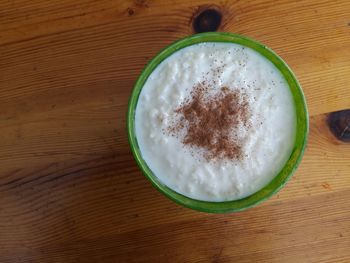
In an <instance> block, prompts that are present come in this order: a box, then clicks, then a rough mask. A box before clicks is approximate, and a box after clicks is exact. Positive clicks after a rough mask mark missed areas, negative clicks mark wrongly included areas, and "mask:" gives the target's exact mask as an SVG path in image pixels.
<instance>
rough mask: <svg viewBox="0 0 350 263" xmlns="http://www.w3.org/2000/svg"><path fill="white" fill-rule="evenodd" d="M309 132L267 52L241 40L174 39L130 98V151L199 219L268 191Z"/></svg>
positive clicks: (279, 63)
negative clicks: (204, 213) (196, 212)
mask: <svg viewBox="0 0 350 263" xmlns="http://www.w3.org/2000/svg"><path fill="white" fill-rule="evenodd" d="M307 133H308V114H307V108H306V103H305V99H304V96H303V93H302V90H301V88H300V85H299V84H298V82H297V80H296V78H295V76H294V74H293V73H292V71H291V70H290V69H289V67H288V66H287V65H286V64H285V63H284V62H283V60H282V59H281V58H279V57H278V56H277V55H276V54H275V53H274V52H273V51H271V50H270V49H268V48H267V47H265V46H263V45H262V44H260V43H258V42H256V41H253V40H250V39H248V38H246V37H243V36H239V35H233V34H228V33H203V34H197V35H193V36H190V37H187V38H185V39H182V40H180V41H177V42H175V43H173V44H172V45H170V46H169V47H167V48H166V49H164V50H163V51H161V52H160V53H159V54H158V55H157V56H156V57H155V58H154V59H153V60H152V61H151V62H150V63H149V64H148V65H147V66H146V68H145V69H144V71H143V72H142V74H141V76H140V77H139V79H138V81H137V83H136V85H135V88H134V90H133V93H132V95H131V99H130V104H129V110H128V135H129V141H130V145H131V149H132V152H133V154H134V156H135V159H136V160H137V162H138V164H139V166H140V167H141V169H142V171H143V173H144V174H145V175H146V177H147V178H148V179H150V180H151V182H152V183H153V185H154V186H155V187H156V188H157V189H158V190H160V191H161V192H163V193H164V194H165V195H167V196H168V197H169V198H171V199H172V200H174V201H176V202H178V203H180V204H182V205H185V206H187V207H190V208H193V209H197V210H201V211H207V212H229V211H240V210H243V209H246V208H248V207H251V206H253V205H256V204H258V203H259V202H261V201H263V200H265V199H267V198H268V197H270V196H271V195H273V194H274V193H275V192H277V191H278V190H279V189H280V188H281V187H282V186H283V185H284V184H285V182H286V181H287V180H288V178H289V177H290V176H291V175H292V174H293V172H294V171H295V169H296V167H297V166H298V164H299V162H300V160H301V157H302V154H303V151H304V147H305V144H306V139H307Z"/></svg>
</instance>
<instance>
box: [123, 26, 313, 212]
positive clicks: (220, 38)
mask: <svg viewBox="0 0 350 263" xmlns="http://www.w3.org/2000/svg"><path fill="white" fill-rule="evenodd" d="M202 42H227V43H237V44H241V45H244V46H247V47H250V48H252V49H254V50H255V51H257V52H259V53H260V54H262V55H263V56H265V57H266V58H267V59H269V60H270V61H271V62H272V63H273V64H274V65H275V66H276V67H277V68H278V69H279V70H280V71H281V73H282V74H283V76H284V78H285V79H286V81H287V83H288V85H289V87H290V89H291V92H292V95H293V98H294V103H295V108H296V111H297V114H296V115H297V130H296V135H295V136H296V138H295V144H294V148H293V151H292V153H291V156H290V158H289V159H288V161H287V163H286V164H285V166H284V167H283V168H282V170H281V171H280V172H279V173H278V174H277V175H276V176H275V177H274V179H272V181H271V182H270V183H269V184H267V185H266V186H265V187H264V188H262V189H261V190H259V191H258V192H256V193H254V194H252V195H250V196H248V197H245V198H243V199H239V200H233V201H224V202H208V201H201V200H196V199H192V198H189V197H187V196H184V195H182V194H179V193H177V192H175V191H174V190H172V189H170V188H169V187H167V186H166V185H164V184H163V183H161V182H160V181H159V180H158V179H157V177H156V176H155V175H154V174H153V172H152V171H151V169H150V168H149V167H148V166H147V164H146V162H145V161H144V160H143V159H142V155H141V152H140V150H139V147H138V143H137V139H136V135H135V132H134V120H135V109H136V106H137V100H138V97H139V94H140V92H141V90H142V87H143V85H144V83H145V82H146V80H147V78H148V77H149V75H150V74H151V73H152V72H153V70H154V69H155V68H156V67H157V66H158V65H159V64H160V63H161V62H162V61H163V60H164V59H166V58H167V57H168V56H170V55H171V54H173V53H174V52H176V51H178V50H180V49H182V48H184V47H187V46H191V45H194V44H198V43H202ZM126 120H127V133H128V140H129V144H130V147H131V151H132V154H133V156H134V158H135V160H136V162H137V164H138V166H139V167H140V169H141V171H142V173H143V174H144V176H145V177H146V178H147V179H148V180H150V181H151V183H152V185H153V186H154V187H155V188H156V189H157V190H158V191H160V192H161V193H163V194H164V195H165V196H167V197H168V198H169V199H171V200H173V201H174V202H176V203H177V204H180V205H182V206H185V207H187V208H191V209H194V210H197V211H201V212H209V213H227V212H239V211H243V210H245V209H248V208H251V207H254V206H256V205H258V204H260V203H261V202H264V201H266V200H267V199H268V198H270V197H271V196H273V195H274V194H276V193H277V192H278V191H279V190H280V189H281V188H282V187H283V186H284V185H285V184H286V183H287V182H288V180H289V179H290V178H291V177H292V175H293V174H294V173H295V171H296V169H297V167H298V166H299V164H300V162H301V159H302V156H303V154H304V151H305V147H306V144H307V138H308V133H309V114H308V111H307V106H306V100H305V96H304V93H303V91H302V89H301V86H300V84H299V82H298V80H297V79H296V77H295V75H294V73H293V72H292V70H291V69H290V68H289V66H288V65H287V64H286V63H285V62H284V60H283V59H282V58H281V57H279V56H278V55H277V54H276V53H275V52H274V51H272V50H271V49H270V48H268V47H266V46H265V45H263V44H261V43H259V42H258V41H255V40H253V39H250V38H248V37H245V36H241V35H238V34H232V33H226V32H209V33H200V34H195V35H191V36H188V37H185V38H182V39H180V40H177V41H175V42H173V43H172V44H170V45H169V46H167V47H165V48H164V49H162V50H161V51H160V52H159V53H158V54H157V55H156V56H155V57H154V58H153V59H152V60H151V61H150V62H149V63H148V64H147V65H146V66H145V67H144V69H143V71H142V72H141V74H140V76H139V78H138V79H137V81H136V83H135V85H134V88H133V91H132V93H131V96H130V99H129V103H128V111H127V118H126Z"/></svg>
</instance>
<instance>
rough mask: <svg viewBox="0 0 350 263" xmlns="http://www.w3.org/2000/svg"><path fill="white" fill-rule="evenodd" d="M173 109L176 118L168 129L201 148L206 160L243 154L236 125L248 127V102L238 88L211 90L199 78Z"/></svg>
mask: <svg viewBox="0 0 350 263" xmlns="http://www.w3.org/2000/svg"><path fill="white" fill-rule="evenodd" d="M175 113H176V115H177V117H178V118H177V119H176V120H175V121H173V122H172V125H171V126H170V127H169V128H168V132H169V133H170V134H172V135H174V136H177V137H179V136H180V134H183V135H184V136H183V138H182V142H183V144H184V145H186V146H189V147H192V148H193V147H198V148H200V149H202V150H203V157H204V158H205V159H207V160H208V161H213V160H219V159H229V160H234V159H236V160H239V159H242V158H243V151H242V145H241V143H240V141H239V140H238V137H239V136H238V125H239V124H242V125H243V126H244V127H248V120H249V104H248V101H247V97H246V95H245V94H244V93H243V92H242V91H241V89H235V90H231V89H229V88H228V87H221V88H220V89H219V90H218V91H217V92H213V91H211V85H207V84H206V82H205V81H204V82H201V83H199V84H198V85H196V86H194V87H193V90H192V91H191V93H190V96H189V98H187V99H186V100H185V101H184V103H183V104H182V105H181V106H180V107H179V108H178V109H176V110H175Z"/></svg>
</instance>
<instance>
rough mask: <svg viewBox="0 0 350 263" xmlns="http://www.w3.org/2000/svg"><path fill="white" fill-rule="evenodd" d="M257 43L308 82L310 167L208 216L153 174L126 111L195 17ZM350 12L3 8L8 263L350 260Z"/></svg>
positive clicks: (0, 246)
mask: <svg viewBox="0 0 350 263" xmlns="http://www.w3.org/2000/svg"><path fill="white" fill-rule="evenodd" d="M210 7H212V8H215V9H216V10H219V11H220V12H221V14H222V22H221V25H220V27H219V29H218V30H220V31H229V32H234V33H239V34H244V35H247V36H250V37H252V38H255V39H257V40H259V41H261V42H263V43H265V44H266V45H268V46H269V47H271V48H272V49H274V50H275V51H276V52H277V53H278V54H280V55H281V56H282V57H283V58H284V59H285V60H286V62H287V63H288V64H289V65H290V66H291V68H292V69H293V70H294V72H295V73H296V75H297V77H298V78H299V80H300V82H301V85H302V86H303V89H304V92H305V95H306V97H307V101H308V106H309V111H310V116H311V117H310V137H309V144H308V147H307V150H306V153H305V157H304V159H303V162H302V164H301V166H300V168H299V169H298V171H297V173H296V174H295V176H294V177H293V178H292V180H291V181H290V182H289V183H288V185H287V186H286V187H285V188H284V189H283V190H282V191H281V192H280V193H279V194H278V195H276V196H274V197H273V198H271V199H270V200H269V201H267V202H266V203H264V204H262V205H260V206H258V207H256V208H253V209H250V210H248V211H245V212H241V213H238V214H226V215H211V214H205V213H199V212H195V211H191V210H189V209H185V208H182V207H179V206H177V205H176V204H174V203H173V202H171V201H169V200H168V199H166V198H165V197H163V196H162V195H161V194H160V193H158V192H157V191H156V190H154V189H153V188H152V187H151V185H150V183H149V182H148V181H147V180H146V179H145V178H144V177H143V176H142V174H141V173H140V171H139V169H138V168H137V166H136V164H135V162H134V160H133V158H132V156H131V154H130V150H129V146H128V143H127V138H126V127H125V115H126V109H127V101H128V97H129V94H130V92H131V90H132V86H133V83H134V82H135V79H136V78H137V76H138V74H139V73H140V71H141V70H142V68H143V66H144V65H145V64H146V63H147V61H149V60H150V58H151V57H152V56H154V55H155V54H156V53H157V52H158V51H159V50H160V49H161V48H163V47H164V46H166V45H167V44H169V43H171V42H172V41H174V40H176V39H178V38H181V37H184V36H186V35H189V34H193V33H194V32H193V27H192V20H193V18H194V17H195V15H196V14H198V12H200V11H202V10H206V9H207V8H210ZM349 13H350V2H349V1H345V0H343V1H332V2H330V1H324V0H319V1H316V0H312V1H306V0H303V1H302V0H299V1H287V0H282V1H272V0H271V1H212V2H208V1H190V2H189V1H184V0H174V1H171V0H168V1H145V0H143V1H142V0H138V1H111V0H101V1H92V0H77V1H68V0H53V1H42V0H33V1H24V0H18V1H0V58H1V59H0V261H1V262H38V261H39V262H40V261H41V262H44V261H45V262H76V261H83V262H158V261H159V262H256V261H259V262H349V261H350V252H349V247H350V221H349V218H350V211H349V209H348V208H349V206H350V201H349V200H350V179H349V178H350V161H349V160H350V144H349V143H346V142H342V141H339V140H337V138H336V137H335V136H334V135H333V134H332V133H331V132H330V130H329V127H328V124H327V116H328V114H329V113H330V112H334V111H338V110H343V109H347V108H350V93H349V83H350V60H349V59H348V58H349V57H350V26H349V25H350V17H349Z"/></svg>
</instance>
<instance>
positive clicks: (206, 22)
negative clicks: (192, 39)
mask: <svg viewBox="0 0 350 263" xmlns="http://www.w3.org/2000/svg"><path fill="white" fill-rule="evenodd" d="M221 20H222V14H221V12H220V11H219V10H218V9H217V8H213V7H210V8H207V9H205V10H199V11H198V14H195V16H194V19H193V22H192V23H193V30H194V31H195V32H196V33H202V32H212V31H216V30H218V28H219V26H220V24H221Z"/></svg>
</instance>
